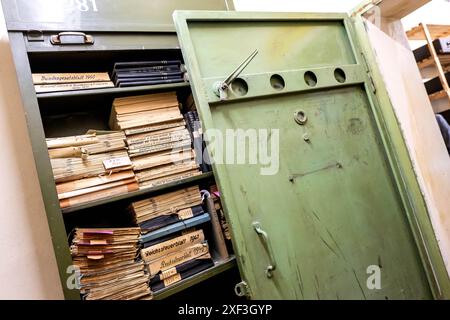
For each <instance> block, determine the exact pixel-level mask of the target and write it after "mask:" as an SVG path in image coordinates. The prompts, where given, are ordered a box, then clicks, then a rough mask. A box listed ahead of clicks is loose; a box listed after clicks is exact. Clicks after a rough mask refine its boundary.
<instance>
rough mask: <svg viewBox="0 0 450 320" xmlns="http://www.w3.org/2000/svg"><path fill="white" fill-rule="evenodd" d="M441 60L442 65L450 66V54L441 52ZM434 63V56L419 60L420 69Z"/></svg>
mask: <svg viewBox="0 0 450 320" xmlns="http://www.w3.org/2000/svg"><path fill="white" fill-rule="evenodd" d="M438 57H439V61H440V62H441V65H442V66H443V67H449V66H450V55H448V54H440V55H438ZM432 65H434V60H433V58H432V57H430V58H426V59H423V60H422V61H419V62H417V66H418V67H419V69H423V68H427V67H430V66H432Z"/></svg>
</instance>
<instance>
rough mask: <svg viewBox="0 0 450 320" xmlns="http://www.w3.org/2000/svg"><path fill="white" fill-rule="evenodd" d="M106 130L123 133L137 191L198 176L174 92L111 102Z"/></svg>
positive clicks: (189, 139)
mask: <svg viewBox="0 0 450 320" xmlns="http://www.w3.org/2000/svg"><path fill="white" fill-rule="evenodd" d="M110 127H111V128H112V129H114V130H123V131H124V132H125V135H126V142H127V146H128V154H129V156H130V158H131V161H132V163H133V169H134V171H135V173H136V178H137V180H138V182H139V187H140V188H147V187H154V186H157V185H161V184H165V183H169V182H173V181H178V180H182V179H185V178H189V177H193V176H195V175H199V174H201V171H200V170H199V166H198V164H197V163H196V161H195V153H194V151H193V150H192V140H191V135H190V133H189V131H188V129H187V128H186V122H185V120H184V119H183V116H182V114H181V112H180V108H179V102H178V99H177V96H176V93H175V92H165V93H157V94H149V95H143V96H133V97H124V98H117V99H115V100H114V102H113V107H112V112H111V117H110Z"/></svg>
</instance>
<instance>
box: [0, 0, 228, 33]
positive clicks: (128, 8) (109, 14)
mask: <svg viewBox="0 0 450 320" xmlns="http://www.w3.org/2000/svg"><path fill="white" fill-rule="evenodd" d="M2 4H3V10H4V12H5V19H6V21H7V26H8V30H9V31H13V30H21V31H28V30H47V31H63V30H70V31H83V32H86V31H97V32H101V31H107V32H114V31H116V32H132V31H137V32H139V31H141V32H148V31H155V32H174V27H173V22H172V18H171V15H172V12H173V11H174V10H177V9H178V10H180V9H183V10H199V9H202V10H232V9H233V8H234V7H233V2H232V1H231V0H207V1H205V0H183V1H180V0H165V1H154V0H131V1H130V0H127V1H117V0H33V1H30V0H2Z"/></svg>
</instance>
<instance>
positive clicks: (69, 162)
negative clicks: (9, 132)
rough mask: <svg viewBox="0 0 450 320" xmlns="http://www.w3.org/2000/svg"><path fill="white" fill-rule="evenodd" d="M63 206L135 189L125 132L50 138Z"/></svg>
mask: <svg viewBox="0 0 450 320" xmlns="http://www.w3.org/2000/svg"><path fill="white" fill-rule="evenodd" d="M47 147H48V152H49V155H50V160H51V164H52V169H53V176H54V178H55V181H56V190H57V192H58V198H59V200H60V205H61V208H67V207H70V206H74V205H80V204H83V203H86V202H89V201H94V200H98V199H102V198H106V197H111V196H114V195H119V194H123V193H127V192H131V191H136V190H138V189H139V186H138V184H137V181H136V177H135V174H134V172H133V170H132V163H131V160H130V158H129V156H128V152H127V150H126V144H125V135H124V133H123V132H110V133H104V134H97V133H96V132H95V131H92V132H88V134H85V135H80V136H70V137H62V138H52V139H47Z"/></svg>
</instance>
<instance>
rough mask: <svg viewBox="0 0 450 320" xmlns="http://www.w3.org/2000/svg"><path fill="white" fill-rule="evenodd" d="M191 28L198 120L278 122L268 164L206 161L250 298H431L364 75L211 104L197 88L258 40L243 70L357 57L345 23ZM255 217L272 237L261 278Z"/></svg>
mask: <svg viewBox="0 0 450 320" xmlns="http://www.w3.org/2000/svg"><path fill="white" fill-rule="evenodd" d="M189 31H190V39H189V40H185V39H184V38H183V34H182V35H181V37H180V39H181V42H182V43H183V41H186V42H189V44H193V47H192V48H189V49H186V48H184V49H183V50H184V51H183V54H184V56H185V61H187V65H188V67H191V68H192V67H193V66H192V64H191V62H190V60H191V59H196V60H197V62H198V66H197V67H196V69H195V71H193V70H190V71H191V74H190V77H191V79H192V80H191V82H192V84H193V87H194V91H195V92H194V95H195V98H196V101H197V106H198V108H199V112H200V116H201V118H202V121H203V124H204V126H205V129H208V128H215V129H219V130H221V131H222V132H225V130H226V129H229V128H231V129H236V128H239V129H259V128H261V129H271V128H273V129H279V130H280V168H279V171H278V173H277V174H275V175H272V176H261V175H260V168H261V166H259V165H232V164H227V165H219V164H217V165H215V166H214V170H215V173H216V177H217V178H218V182H219V186H220V188H221V192H222V194H223V199H224V202H225V203H224V204H225V207H226V211H227V216H228V219H229V223H230V225H231V229H232V232H233V240H234V242H233V245H234V247H235V251H236V252H237V255H238V262H239V264H240V269H241V271H242V276H243V279H244V280H245V281H246V282H247V283H248V285H249V288H250V290H251V295H252V298H255V299H281V298H283V299H405V298H407V299H427V298H431V293H430V289H429V285H428V283H427V279H426V277H425V273H424V270H423V267H422V263H421V260H420V258H419V255H418V251H417V248H416V246H415V243H414V239H413V237H412V234H411V231H410V229H409V226H408V222H407V218H406V214H405V212H404V208H403V207H402V205H401V200H400V197H399V192H398V190H397V188H396V187H395V183H394V179H393V177H392V176H391V170H390V168H389V166H388V162H387V158H386V156H385V152H384V147H383V144H382V142H381V138H380V135H379V131H378V130H379V129H378V127H377V126H376V123H375V120H374V116H373V113H372V109H371V108H372V107H371V104H370V103H369V101H368V98H367V93H366V92H365V91H364V90H365V89H364V86H362V85H349V86H341V87H338V88H337V87H335V88H331V89H330V88H320V84H321V81H322V80H323V79H318V83H317V86H318V87H317V88H318V89H317V88H316V91H303V92H298V93H290V94H282V92H281V94H274V95H273V96H264V97H252V98H251V99H241V100H235V101H232V102H223V103H214V104H209V103H208V101H206V98H205V97H206V96H207V94H206V91H207V90H211V88H209V87H206V86H205V85H204V80H203V79H205V78H208V77H219V76H222V77H223V78H225V76H227V75H228V73H229V72H231V71H232V69H233V66H237V65H238V64H239V62H240V61H242V60H243V58H245V56H246V55H248V53H250V52H252V51H253V50H254V49H255V48H257V49H259V51H260V53H259V54H258V56H257V58H255V60H254V61H253V62H252V63H250V65H249V66H248V68H247V69H246V70H245V73H248V74H251V73H258V72H274V73H276V71H277V70H291V69H300V68H307V67H311V68H312V70H314V68H317V67H324V66H340V65H347V64H355V63H356V61H355V55H354V53H353V51H352V48H351V45H350V42H349V41H348V39H347V35H346V32H345V29H344V25H343V24H342V23H337V22H326V21H319V22H308V23H302V22H299V21H297V22H289V23H286V22H270V23H269V22H267V23H266V22H260V21H259V22H233V23H231V22H227V23H220V22H214V23H212V22H207V23H199V22H196V23H192V24H191V25H189ZM219 40H220V48H219V47H218V46H217V43H218V41H219ZM185 45H186V44H185ZM299 76H302V75H301V74H299ZM330 76H333V75H330ZM246 79H248V82H249V83H248V85H249V86H248V87H249V94H250V93H251V90H252V78H251V77H248V78H246ZM326 80H329V79H326ZM286 85H289V84H286ZM267 86H268V91H270V87H269V85H268V84H267ZM300 109H301V110H303V111H304V112H305V114H306V116H307V117H308V121H307V123H306V124H305V125H303V126H301V125H299V124H297V123H296V122H295V121H294V114H295V112H297V111H299V110H300ZM305 134H307V135H308V136H309V142H307V141H305V140H304V135H305ZM255 221H258V222H260V224H261V227H262V229H263V230H265V231H266V232H267V234H268V235H269V239H270V242H271V245H272V247H273V248H274V256H275V257H274V258H275V261H276V262H277V269H276V270H275V271H274V273H273V277H272V278H270V279H269V278H267V277H266V275H265V270H266V267H267V265H268V264H269V257H268V253H267V251H266V250H265V248H264V246H263V245H262V242H261V240H260V238H259V237H258V235H257V234H256V233H255V231H254V229H253V227H252V223H253V222H255ZM370 265H377V266H379V267H380V269H381V289H380V290H369V289H368V288H367V286H366V280H367V278H368V276H369V275H368V274H367V273H366V270H367V267H368V266H370Z"/></svg>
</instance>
